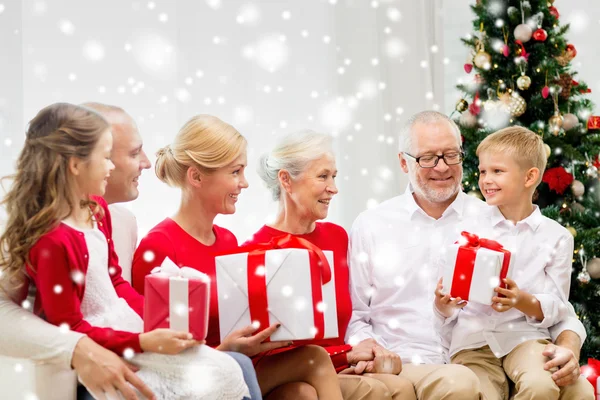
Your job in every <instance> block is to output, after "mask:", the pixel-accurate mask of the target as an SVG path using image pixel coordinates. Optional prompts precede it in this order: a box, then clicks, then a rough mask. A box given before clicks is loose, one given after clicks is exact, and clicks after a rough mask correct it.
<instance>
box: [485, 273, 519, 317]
mask: <svg viewBox="0 0 600 400" xmlns="http://www.w3.org/2000/svg"><path fill="white" fill-rule="evenodd" d="M504 283H505V284H506V288H502V287H500V286H498V287H497V288H495V289H494V291H495V292H496V293H498V296H494V297H493V298H492V301H493V302H494V304H492V308H493V309H494V310H496V311H498V312H505V311H508V310H510V309H511V308H513V307H514V308H519V306H520V305H521V303H522V301H523V292H521V291H520V290H519V287H518V286H517V284H516V282H515V281H513V280H512V279H509V278H506V279H504ZM500 295H501V296H503V297H500Z"/></svg>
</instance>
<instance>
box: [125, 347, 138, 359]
mask: <svg viewBox="0 0 600 400" xmlns="http://www.w3.org/2000/svg"><path fill="white" fill-rule="evenodd" d="M133 356H135V351H133V349H132V348H126V349H125V350H123V358H125V359H126V360H131V359H132V358H133Z"/></svg>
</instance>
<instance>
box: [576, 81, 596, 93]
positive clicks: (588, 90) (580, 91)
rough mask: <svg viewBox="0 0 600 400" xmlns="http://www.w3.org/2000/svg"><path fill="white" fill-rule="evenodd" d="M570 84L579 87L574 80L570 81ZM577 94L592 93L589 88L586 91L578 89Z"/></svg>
mask: <svg viewBox="0 0 600 400" xmlns="http://www.w3.org/2000/svg"><path fill="white" fill-rule="evenodd" d="M571 84H572V85H573V86H579V82H577V81H576V80H575V79H573V80H572V81H571ZM579 93H592V89H590V88H587V89H586V90H583V89H579Z"/></svg>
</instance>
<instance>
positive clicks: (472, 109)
mask: <svg viewBox="0 0 600 400" xmlns="http://www.w3.org/2000/svg"><path fill="white" fill-rule="evenodd" d="M477 103H479V92H477V93H475V97H474V98H473V102H472V103H471V105H469V111H470V112H471V114H473V115H479V113H480V112H481V107H480V106H479V104H477Z"/></svg>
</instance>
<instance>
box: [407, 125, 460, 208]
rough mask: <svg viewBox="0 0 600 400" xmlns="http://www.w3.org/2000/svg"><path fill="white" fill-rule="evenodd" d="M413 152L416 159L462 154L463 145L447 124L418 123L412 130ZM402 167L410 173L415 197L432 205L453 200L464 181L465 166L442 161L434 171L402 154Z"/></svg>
mask: <svg viewBox="0 0 600 400" xmlns="http://www.w3.org/2000/svg"><path fill="white" fill-rule="evenodd" d="M411 135H412V136H411V152H410V153H409V154H410V155H412V156H414V157H415V158H418V157H422V156H425V155H442V154H445V153H450V152H460V151H461V148H460V145H461V143H460V141H459V139H458V137H457V135H456V132H455V131H454V130H453V128H452V126H451V125H450V124H449V123H448V122H447V121H438V122H432V123H416V124H415V125H414V126H413V127H412V129H411ZM400 164H401V167H402V169H403V170H404V172H406V173H408V176H409V180H410V183H411V185H412V187H413V189H414V192H415V195H416V196H418V197H419V198H422V199H424V200H426V201H428V202H430V203H444V202H448V201H450V200H451V199H453V198H454V197H455V196H456V195H457V193H458V191H459V190H460V185H461V181H462V175H463V169H462V164H457V165H450V166H449V165H446V163H445V162H444V160H439V161H438V164H437V165H436V166H435V167H434V168H422V167H420V166H419V165H418V164H417V162H416V161H415V160H414V159H412V158H410V157H406V156H403V155H402V154H400Z"/></svg>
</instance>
